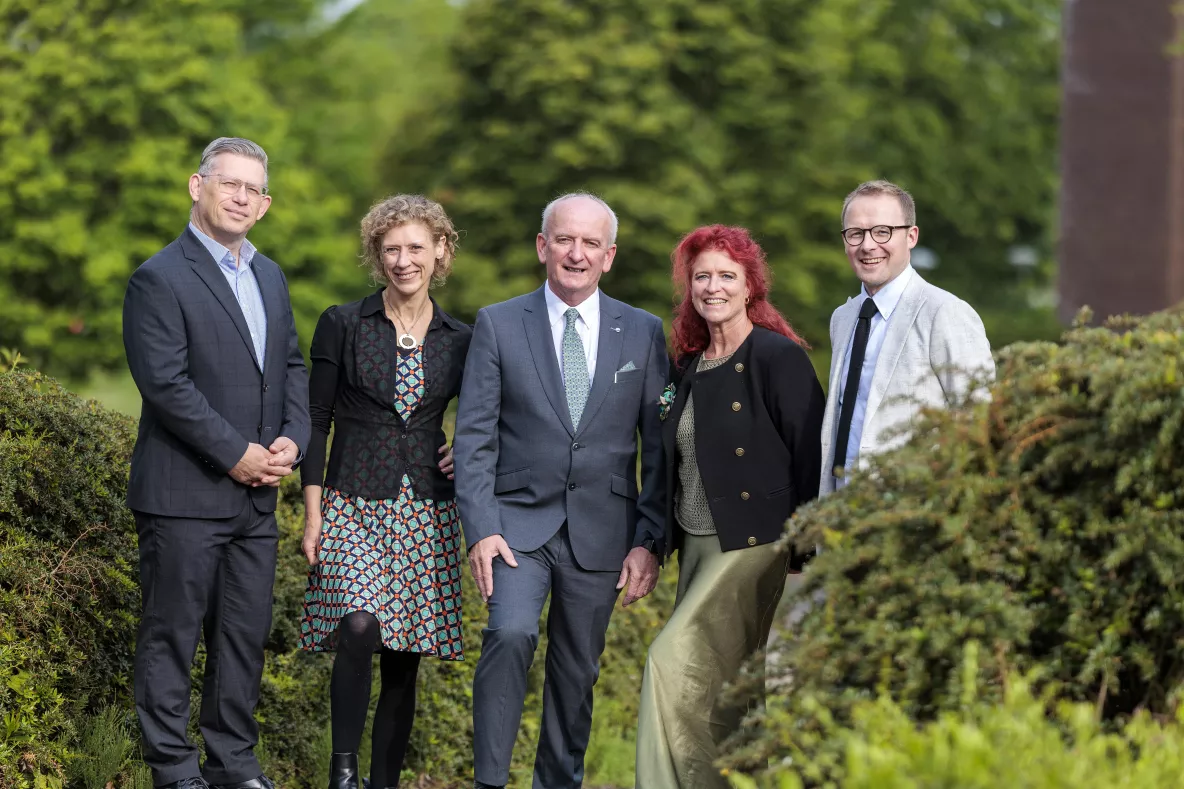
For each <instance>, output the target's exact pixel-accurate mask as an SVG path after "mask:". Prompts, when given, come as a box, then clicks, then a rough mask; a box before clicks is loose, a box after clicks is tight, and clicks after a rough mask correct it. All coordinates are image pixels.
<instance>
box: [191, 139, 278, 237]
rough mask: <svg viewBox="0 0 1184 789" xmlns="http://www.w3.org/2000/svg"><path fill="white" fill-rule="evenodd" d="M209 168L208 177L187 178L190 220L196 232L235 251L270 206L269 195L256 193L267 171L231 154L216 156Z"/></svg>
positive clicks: (194, 175) (194, 176)
mask: <svg viewBox="0 0 1184 789" xmlns="http://www.w3.org/2000/svg"><path fill="white" fill-rule="evenodd" d="M212 165H213V166H212V168H211V170H212V172H211V173H210V174H209V175H206V176H201V175H198V174H196V173H194V174H193V175H191V176H189V196H190V197H191V198H192V199H193V210H192V212H191V218H192V220H193V224H195V225H196V226H197V229H198V230H200V231H201V232H203V233H205V234H206V235H207V236H209V237H210V238H212V239H214V240H215V241H217V242H218V243H220V244H222V245H223V246H225V247H230V248H235V247H237V245H238V244H241V243H242V240H243V239H244V238H246V237H247V233H248V232H249V231H250V229H251V228H252V227H254V226H255V223H256V222H258V221H259V220H260V219H262V218H263V215H264V214H266V213H267V209H268V207H269V206H270V205H271V197H270V196H269V195H260V194H258V191H259V188H260V187H263V186H264V185H265V184H266V183H267V171H266V170H264V169H263V163H262V162H259V161H256V160H255V159H251V158H249V157H247V156H238V155H236V154H233V153H221V154H218V155H217V156H215V157H214V159H213V161H212ZM236 183H241V184H242V185H241V186H239V188H238V189H237V190H236V191H233V192H231V191H230V186H231V185H234V184H236Z"/></svg>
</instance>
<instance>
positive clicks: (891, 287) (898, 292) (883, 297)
mask: <svg viewBox="0 0 1184 789" xmlns="http://www.w3.org/2000/svg"><path fill="white" fill-rule="evenodd" d="M912 278H913V267H912V266H911V265H909V266H905V267H904V271H902V272H900V274H898V275H897V276H896V279H894V280H892V281H891V282H889V283H888V284H887V285H885V286H884V287H882V288H880V290H879V292H878V293H876V295H875V296H874V297H872V296H868V295H867V286H864V287H861V288H860V289H859V296H860V299H859V304H860V306H863V302H864V299H868V298H870V299H872V300H873V301H874V302H876V310H877V311H878V312H879V313H880V315H881V316H882V317H883V318H884V320H888V319H889V318H891V317H892V311H893V310H895V309H896V305H897V304H899V303H900V297H901V296H902V295H904V289H905V288H906V287H908V284H909V282H910V281H911V280H912Z"/></svg>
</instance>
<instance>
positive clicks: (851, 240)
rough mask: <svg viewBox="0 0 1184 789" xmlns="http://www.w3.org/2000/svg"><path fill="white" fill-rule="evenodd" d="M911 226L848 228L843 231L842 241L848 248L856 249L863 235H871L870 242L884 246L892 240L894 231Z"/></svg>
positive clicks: (861, 241)
mask: <svg viewBox="0 0 1184 789" xmlns="http://www.w3.org/2000/svg"><path fill="white" fill-rule="evenodd" d="M909 227H912V225H876V226H875V227H867V228H864V227H849V228H847V229H846V230H844V231H843V240H844V241H846V242H847V243H848V244H849V245H850V246H853V247H857V246H859V245H860V244H862V243H863V235H864V233H871V234H872V240H873V241H875V242H876V243H877V244H886V243H888V242H889V241H890V240H892V232H893V231H894V230H904V229H905V228H909Z"/></svg>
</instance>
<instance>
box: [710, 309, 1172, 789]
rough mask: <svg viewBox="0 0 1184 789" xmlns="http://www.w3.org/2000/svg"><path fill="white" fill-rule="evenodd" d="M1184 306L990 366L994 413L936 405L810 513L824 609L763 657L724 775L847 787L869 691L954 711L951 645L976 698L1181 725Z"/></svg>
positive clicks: (816, 587)
mask: <svg viewBox="0 0 1184 789" xmlns="http://www.w3.org/2000/svg"><path fill="white" fill-rule="evenodd" d="M1182 350H1184V315H1182V314H1181V312H1179V311H1172V312H1166V313H1161V314H1156V315H1153V316H1150V317H1148V318H1146V319H1142V320H1135V319H1120V320H1114V321H1112V322H1111V323H1109V324H1108V325H1107V326H1106V327H1103V328H1082V327H1078V328H1074V329H1072V330H1070V331H1068V332H1067V333H1066V334H1065V335H1064V337H1063V338H1062V340H1061V342H1059V343H1048V342H1042V343H1021V344H1017V345H1013V346H1010V347H1008V348H1006V349H1003V350H1002V351H1000V352H999V353H998V354H997V365H998V378H999V380H998V382H997V383H996V384H995V385H994V386H993V387H992V390H991V391H992V398H991V400H990V402H989V404H983V403H978V404H974V405H970V406H968V407H966V408H962V409H955V410H953V411H930V412H926V413H925V415H924V417H923V419H922V420H921V422H920V424H919V427H918V429H917V430H916V432H915V434H914V435H913V437H912V438H911V440H910V441H909V442H908V443H907V445H905V446H904V447H902V448H901V449H899V450H898V451H894V452H892V453H890V454H887V455H885V456H883V457H881V458H879V459H877V460H875V461H874V462H872V463H871V465H870V467H869V468H868V469H867V471H866V472H863V473H857V474H855V475H853V477H852V479H851V482H850V484H849V485H848V486H847V487H846V488H844V489H843V490H842V491H841V492H839V493H837V494H835V495H831V496H829V497H826V498H824V499H822V500H820V501H817V502H815V503H813V504H811V505H810V506H808V507H806V508H803V509H802V510H801V511H799V513H798V514H797V515H796V516H795V517H794V518H793V519H792V521H791V524H790V537H791V538H792V539H794V540H797V541H798V542H799V543H800V544H802V545H809V544H820V545H822V546H824V550H823V552H822V553H821V555H820V556H819V557H818V558H817V559H816V560H815V561H814V562H813V563H812V565H811V566H810V568H809V570H808V571H807V573H806V575H805V581H804V588H803V593H802V594H803V599H812V600H813V601H814V603H813V606H812V608H811V609H810V610H809V612H808V613H807V614H806V615H805V617H804V619H803V620H802V621H801V623H800V626H799V629H798V631H797V632H796V633H795V634H794V636H793V637H792V638H790V639H788V640H787V641H786V642H783V643H784V644H786V646H784V647H783V649H782V653H781V654H780V655H774V656H773V657H775V658H777V659H776V660H773V661H771V663H772V665H771V666H770V680H771V681H770V684H771V686H772V687H773V688H774V692H773V693H772V694H771V695H770V698H769V703H768V708H767V711H766V713H765V714H764V715H763V716H761V717H758V718H756V719H754V720H752V721H750V723H749V726H748V727H746V729H745V730H744V731H743V732H741V733H740V735H738V736H737V737H736V738H735V739H734V740H733V741H732V743H731V744H730V750H731V753H730V754H729V756H728V757H727V758H726V760H725V762H726V764H727V765H728V766H730V767H731V768H733V769H735V768H740V769H749V770H751V771H754V772H755V773H756V774H758V775H760V774H764V773H765V772H766V770H767V769H768V765H769V764H770V762H769V761H766V760H772V761H771V763H772V764H774V765H776V764H782V763H784V762H785V761H786V760H789V761H791V762H792V763H793V764H794V765H795V769H797V770H799V771H800V774H801V775H802V777H803V778H804V779H805V780H806V781H807V782H808V783H811V784H813V783H826V782H828V781H837V780H840V779H841V778H842V777H843V776H844V775H845V773H846V771H847V769H848V765H847V764H846V762H845V758H844V754H843V752H842V749H841V748H839V747H838V746H837V745H836V742H835V740H834V738H832V737H830V736H829V735H828V733H827V726H826V725H825V721H827V720H833V721H834V722H835V723H836V724H837V725H839V726H846V725H849V724H850V723H851V722H852V721H853V720H854V710H855V709H856V708H857V706H858V705H859V704H860V703H861V702H863V701H866V700H868V699H872V698H874V697H876V696H879V695H884V696H888V697H890V698H892V699H893V700H895V702H896V703H897V704H898V705H899V708H900V710H901V711H902V713H903V714H904V715H905V716H907V718H908V719H909V720H911V721H931V720H934V719H935V718H937V717H938V716H940V715H941V714H942V713H943V712H948V711H951V710H956V709H958V708H959V706H960V704H961V701H960V690H959V689H960V687H961V686H962V683H961V682H960V678H959V666H960V659H959V656H960V654H961V650H962V648H963V646H964V645H965V644H966V643H967V642H969V641H971V640H974V641H977V642H979V643H981V644H982V645H983V655H982V659H981V660H980V661H979V662H978V664H977V666H976V674H977V677H976V680H977V683H978V684H979V685H980V687H981V688H982V699H983V700H984V701H986V702H990V701H997V700H999V699H1000V698H1002V697H1003V695H1004V687H1005V684H1006V683H1005V679H1004V678H1005V677H1006V676H1008V673H1009V672H1012V671H1018V672H1021V673H1023V674H1025V675H1027V674H1029V672H1030V673H1031V676H1033V677H1034V678H1035V681H1037V682H1039V683H1040V684H1041V687H1043V688H1048V689H1051V691H1052V692H1053V693H1055V696H1056V698H1058V699H1061V700H1067V701H1073V702H1081V703H1089V704H1091V705H1093V708H1094V709H1095V710H1096V712H1097V715H1098V717H1099V719H1100V720H1101V721H1103V722H1104V723H1105V724H1106V725H1110V726H1117V725H1120V724H1121V723H1122V722H1123V721H1126V720H1127V719H1129V718H1130V717H1131V716H1132V715H1134V714H1135V713H1136V712H1137V711H1146V712H1147V713H1149V714H1152V715H1167V716H1171V715H1174V714H1175V712H1176V710H1177V707H1178V702H1179V699H1180V693H1181V680H1182V679H1184V659H1182V655H1184V580H1182V576H1181V572H1180V568H1181V567H1184V509H1182V504H1184V434H1182V432H1181V427H1182V425H1184V377H1182V376H1181V374H1180V370H1179V359H1180V358H1181V351H1182Z"/></svg>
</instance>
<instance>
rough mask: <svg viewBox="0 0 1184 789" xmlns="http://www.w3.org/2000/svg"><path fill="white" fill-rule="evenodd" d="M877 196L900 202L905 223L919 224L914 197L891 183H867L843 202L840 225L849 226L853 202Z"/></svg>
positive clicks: (856, 189)
mask: <svg viewBox="0 0 1184 789" xmlns="http://www.w3.org/2000/svg"><path fill="white" fill-rule="evenodd" d="M877 195H889V196H890V197H895V198H896V199H897V200H898V201H900V209H901V211H903V212H904V223H905V224H906V225H909V226H910V227H911V226H913V225H915V224H917V205H916V203H914V202H913V196H912V195H911V194H909V193H908V192H906V191H905V190H903V189H901V188H900V187H899V186H897V185H896V184H894V183H892V182H891V181H866V182H864V183H862V184H860V185H859V186H857V187H855V190H854V191H853V192H851V194H849V195H847V199H846V200H844V201H843V213H841V214H839V224H840V225H842V226H844V228H845V226H846V224H847V209H848V208H849V207H850V206H851V202H852V201H853V200H855V198H857V197H875V196H877Z"/></svg>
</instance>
